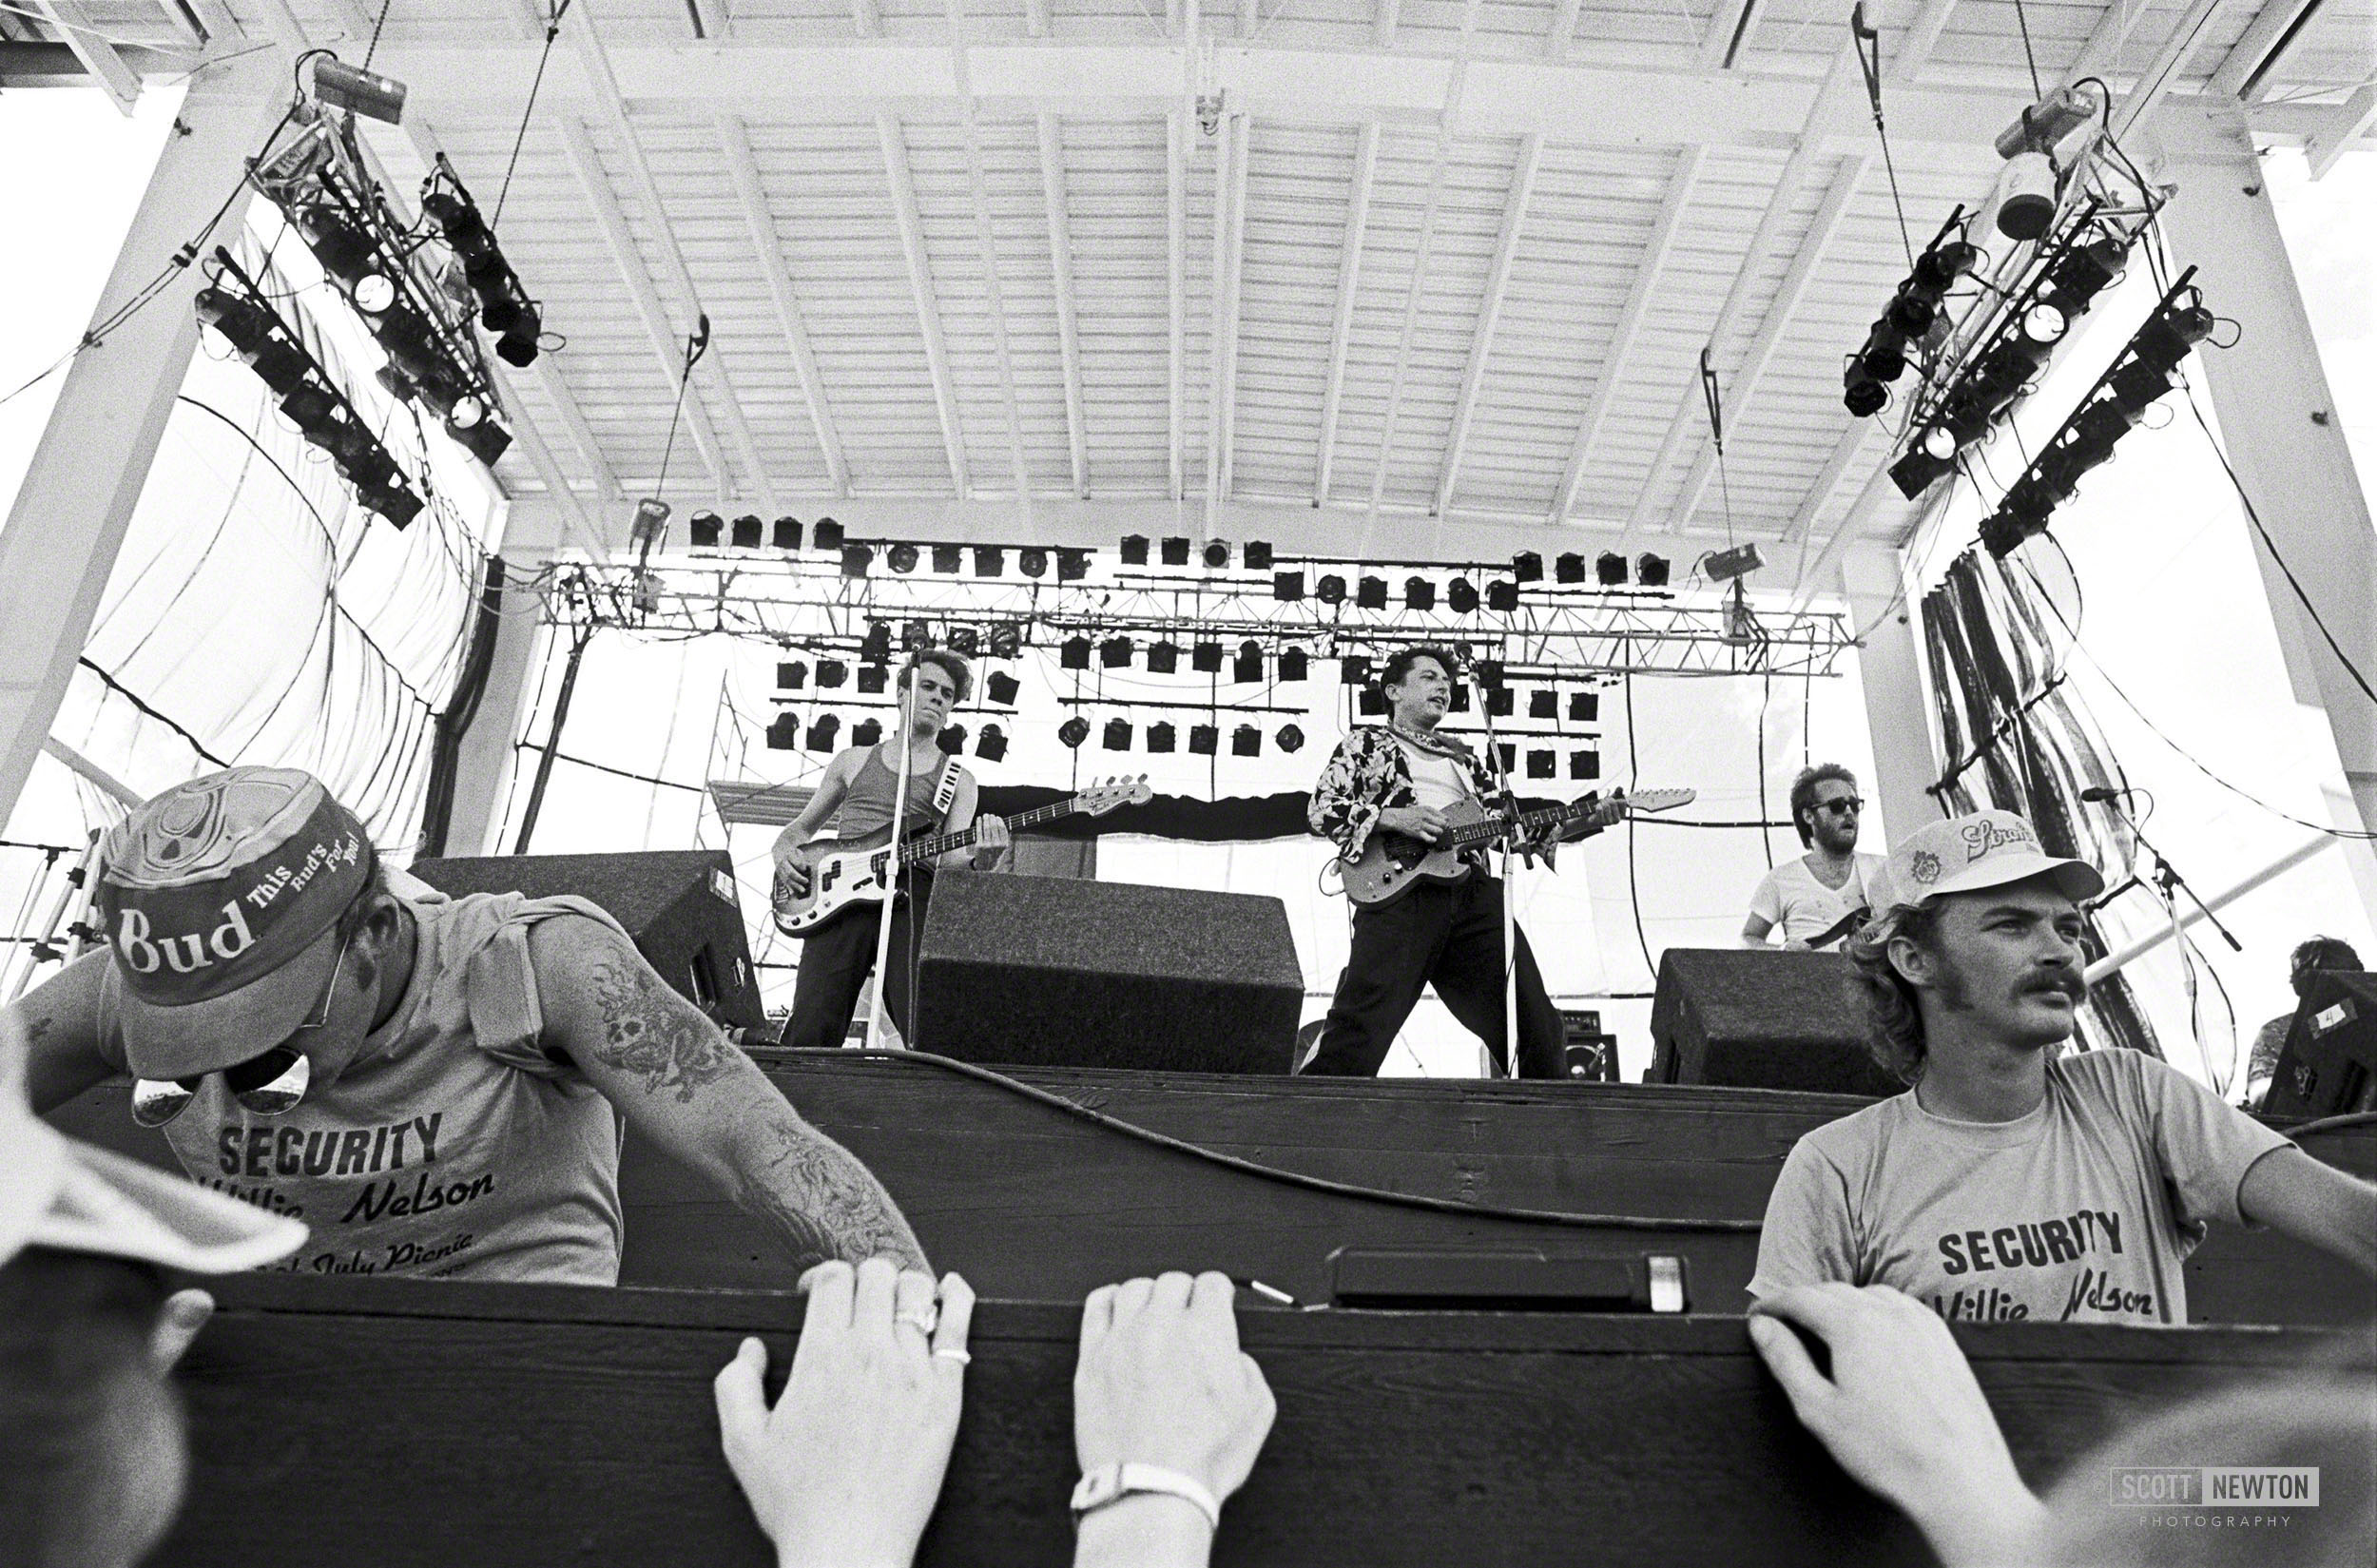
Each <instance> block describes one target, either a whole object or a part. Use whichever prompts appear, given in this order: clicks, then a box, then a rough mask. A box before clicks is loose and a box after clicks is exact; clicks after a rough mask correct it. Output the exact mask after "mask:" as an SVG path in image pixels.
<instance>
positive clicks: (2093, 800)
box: [2080, 784, 2136, 805]
mask: <svg viewBox="0 0 2377 1568" xmlns="http://www.w3.org/2000/svg"><path fill="white" fill-rule="evenodd" d="M2135 793H2136V791H2135V790H2129V789H2115V788H2114V787H2112V786H2111V785H2110V784H2098V785H2097V786H2096V787H2095V788H2093V789H2083V790H2081V791H2080V799H2081V800H2083V801H2086V802H2087V803H2089V804H2091V805H2102V804H2104V803H2105V802H2107V801H2117V800H2119V799H2121V798H2122V797H2123V796H2125V795H2132V794H2135Z"/></svg>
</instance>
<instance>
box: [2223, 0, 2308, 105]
mask: <svg viewBox="0 0 2377 1568" xmlns="http://www.w3.org/2000/svg"><path fill="white" fill-rule="evenodd" d="M2318 4H2319V0H2269V3H2268V4H2266V5H2264V6H2263V7H2262V9H2261V13H2260V14H2259V15H2257V16H2255V17H2254V18H2253V20H2252V23H2251V25H2250V26H2248V27H2247V28H2246V29H2245V32H2244V34H2243V36H2241V37H2239V38H2238V39H2237V41H2236V46H2235V48H2232V49H2230V50H2229V52H2228V54H2227V56H2226V57H2225V58H2223V59H2222V60H2221V62H2220V64H2219V66H2218V67H2217V68H2215V69H2214V70H2213V73H2212V87H2213V91H2214V92H2224V93H2227V94H2228V95H2229V96H2231V97H2232V98H2242V99H2244V100H2245V101H2246V102H2247V103H2249V104H2250V103H2255V102H2258V101H2259V100H2261V99H2263V98H2266V97H2268V96H2269V95H2270V87H2271V84H2270V77H2271V75H2273V74H2275V72H2274V69H2273V68H2274V67H2276V65H2277V64H2278V61H2279V59H2280V58H2281V57H2282V56H2283V55H2284V54H2285V53H2286V52H2287V50H2289V49H2290V48H2293V47H2294V45H2295V44H2296V43H2297V42H2298V41H2299V40H2300V38H2301V36H2302V35H2301V34H2300V33H2298V32H2295V31H2294V24H2295V23H2296V22H2297V21H2298V20H2300V19H2301V17H2302V15H2303V13H2304V12H2305V11H2308V10H2310V9H2311V8H2312V7H2313V6H2316V5H2318ZM2257 72H2258V73H2260V75H2261V78H2262V79H2261V80H2260V81H2258V82H2255V81H2253V77H2254V75H2255V73H2257ZM2249 84H2250V85H2251V87H2252V91H2251V95H2250V96H2249V95H2248V93H2247V91H2246V88H2247V87H2248V85H2249Z"/></svg>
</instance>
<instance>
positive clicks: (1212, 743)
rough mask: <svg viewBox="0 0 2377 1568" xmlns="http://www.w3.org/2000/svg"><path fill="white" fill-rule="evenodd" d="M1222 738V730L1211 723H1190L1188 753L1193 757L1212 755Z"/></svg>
mask: <svg viewBox="0 0 2377 1568" xmlns="http://www.w3.org/2000/svg"><path fill="white" fill-rule="evenodd" d="M1221 738H1222V732H1221V731H1220V730H1218V729H1216V728H1214V727H1213V726H1211V725H1190V726H1188V755H1190V756H1191V757H1210V756H1212V755H1213V753H1214V749H1215V747H1216V745H1218V744H1219V742H1220V741H1221Z"/></svg>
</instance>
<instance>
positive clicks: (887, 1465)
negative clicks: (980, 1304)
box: [717, 1257, 974, 1568]
mask: <svg viewBox="0 0 2377 1568" xmlns="http://www.w3.org/2000/svg"><path fill="white" fill-rule="evenodd" d="M801 1284H802V1289H804V1290H806V1291H807V1292H808V1296H809V1305H808V1312H807V1315H806V1316H805V1317H804V1318H803V1319H802V1325H801V1343H800V1344H799V1345H797V1346H796V1347H795V1348H794V1350H793V1353H792V1372H791V1375H790V1376H789V1377H788V1378H787V1379H786V1380H785V1383H784V1391H783V1395H782V1397H780V1398H779V1399H778V1400H777V1401H776V1404H775V1407H774V1408H773V1409H770V1408H769V1407H768V1403H767V1398H766V1395H765V1393H764V1391H763V1388H762V1386H761V1382H760V1380H761V1377H762V1375H763V1373H765V1371H766V1370H767V1348H766V1346H765V1345H762V1344H761V1343H760V1342H759V1341H758V1340H756V1339H746V1340H744V1342H743V1345H742V1348H741V1349H740V1350H738V1351H737V1352H736V1355H735V1359H734V1360H733V1361H731V1362H728V1363H727V1364H726V1365H725V1368H724V1369H722V1370H721V1371H720V1372H719V1374H718V1382H717V1393H718V1425H719V1433H720V1437H721V1439H722V1441H723V1443H724V1446H725V1451H726V1463H727V1464H728V1466H729V1467H731V1468H732V1469H733V1471H734V1475H735V1480H736V1481H738V1482H739V1483H741V1485H742V1487H743V1491H744V1496H745V1497H747V1498H748V1499H750V1501H751V1511H752V1513H753V1514H754V1515H756V1516H757V1517H758V1519H759V1523H760V1528H761V1529H762V1530H763V1531H764V1532H766V1535H767V1538H768V1539H770V1540H771V1541H773V1542H775V1544H776V1554H777V1560H778V1562H780V1563H781V1564H783V1568H908V1564H909V1563H910V1562H911V1561H912V1560H914V1558H915V1557H916V1552H917V1541H918V1539H919V1538H921V1537H922V1536H923V1534H924V1523H925V1520H928V1519H930V1518H932V1516H933V1504H934V1502H935V1500H937V1498H938V1497H939V1496H940V1490H941V1478H942V1476H943V1475H944V1474H945V1473H946V1472H947V1470H948V1469H949V1449H950V1444H951V1443H952V1442H954V1441H955V1440H956V1438H957V1412H958V1407H959V1404H960V1403H961V1400H962V1396H963V1393H964V1388H965V1368H966V1363H967V1360H968V1359H969V1358H968V1355H967V1351H966V1335H967V1331H968V1330H969V1328H970V1327H971V1326H972V1325H973V1321H974V1291H973V1289H972V1288H971V1287H968V1286H967V1284H966V1282H965V1281H964V1280H962V1279H960V1278H958V1277H957V1275H956V1274H945V1275H943V1276H942V1277H941V1280H940V1283H939V1286H938V1287H935V1284H934V1281H933V1276H932V1275H930V1274H927V1273H924V1272H922V1271H921V1270H919V1269H914V1268H910V1269H901V1268H899V1267H898V1266H897V1265H896V1264H894V1263H893V1262H892V1261H891V1260H890V1259H888V1258H883V1257H875V1258H869V1259H868V1260H867V1261H866V1262H864V1263H862V1264H860V1265H859V1267H858V1268H855V1269H854V1268H851V1267H850V1265H849V1264H847V1263H841V1262H834V1263H822V1264H820V1265H818V1266H817V1267H816V1268H812V1269H810V1270H809V1271H808V1273H807V1274H805V1275H803V1276H802V1281H801Z"/></svg>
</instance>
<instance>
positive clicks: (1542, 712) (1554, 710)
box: [1527, 687, 1560, 778]
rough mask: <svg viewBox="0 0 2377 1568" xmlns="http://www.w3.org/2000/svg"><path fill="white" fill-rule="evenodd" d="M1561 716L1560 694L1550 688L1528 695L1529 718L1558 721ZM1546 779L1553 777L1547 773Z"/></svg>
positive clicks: (1540, 689) (1537, 690) (1541, 688)
mask: <svg viewBox="0 0 2377 1568" xmlns="http://www.w3.org/2000/svg"><path fill="white" fill-rule="evenodd" d="M1559 716H1560V694H1559V693H1558V692H1556V691H1553V690H1551V689H1549V688H1548V687H1538V688H1536V690H1534V691H1530V692H1528V693H1527V717H1529V718H1530V719H1556V718H1558V717H1559ZM1544 777H1546V778H1550V777H1551V775H1550V774H1548V773H1547V774H1545V775H1544Z"/></svg>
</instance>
